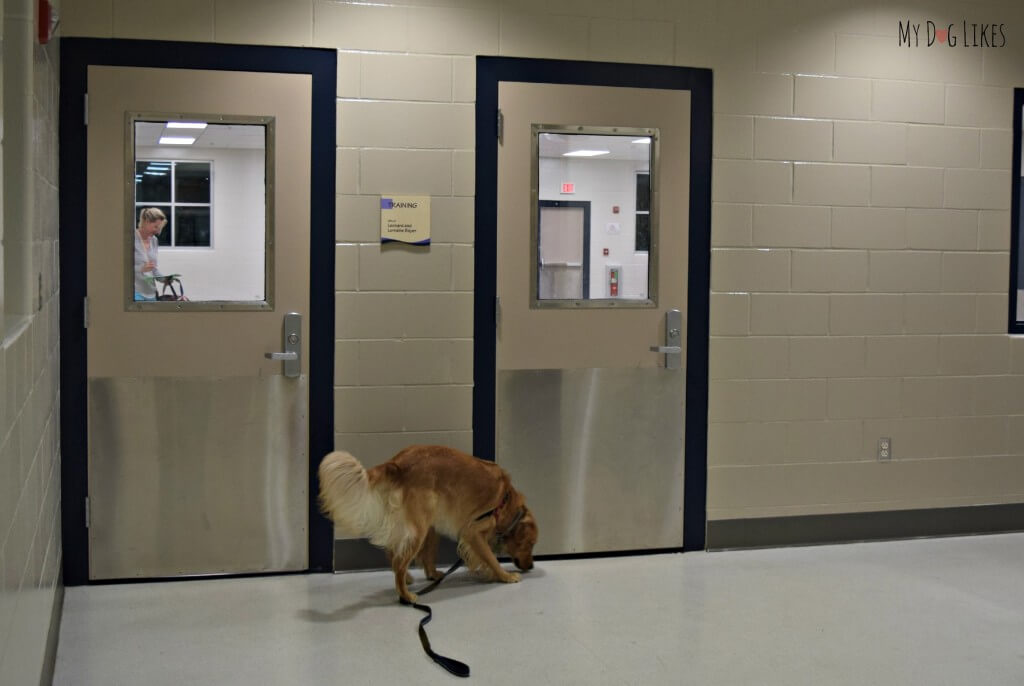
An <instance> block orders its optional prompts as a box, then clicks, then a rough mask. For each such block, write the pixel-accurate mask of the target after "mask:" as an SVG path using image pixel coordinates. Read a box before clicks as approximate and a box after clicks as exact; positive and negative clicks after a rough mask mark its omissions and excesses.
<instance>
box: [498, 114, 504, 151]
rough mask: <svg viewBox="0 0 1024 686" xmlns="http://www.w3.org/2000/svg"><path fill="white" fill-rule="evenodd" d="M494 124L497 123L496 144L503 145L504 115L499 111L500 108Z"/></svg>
mask: <svg viewBox="0 0 1024 686" xmlns="http://www.w3.org/2000/svg"><path fill="white" fill-rule="evenodd" d="M496 124H497V127H498V144H499V145H504V144H505V115H504V114H502V113H501V110H498V120H497V122H496Z"/></svg>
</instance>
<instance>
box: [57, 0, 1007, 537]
mask: <svg viewBox="0 0 1024 686" xmlns="http://www.w3.org/2000/svg"><path fill="white" fill-rule="evenodd" d="M965 19H966V20H967V21H968V22H977V23H996V24H1000V23H1001V24H1004V26H1005V34H1006V45H1005V47H1001V48H981V47H977V48H975V47H970V48H964V47H963V46H962V45H961V46H958V47H957V48H955V49H954V48H949V47H947V46H944V45H936V46H934V47H931V48H928V47H925V46H924V45H922V46H921V47H916V48H910V47H906V46H904V47H902V48H901V47H898V25H899V22H901V21H904V22H905V21H908V20H909V21H912V22H913V23H921V24H922V31H924V30H925V29H924V27H925V26H926V22H927V21H928V20H932V21H935V22H936V24H937V25H939V26H944V25H945V24H946V23H950V22H962V21H963V20H965ZM63 31H64V35H78V36H98V37H126V38H156V39H170V40H197V41H216V42H245V43H270V44H284V45H309V46H320V47H329V48H334V49H337V50H338V65H339V80H338V123H339V126H338V150H337V161H338V187H337V207H338V224H337V234H336V235H337V247H336V250H337V258H338V259H337V264H338V268H337V279H336V286H335V287H336V289H337V300H336V302H337V315H338V318H337V359H336V362H337V365H336V369H337V371H336V378H335V385H336V400H337V417H336V420H337V432H338V433H337V436H336V442H337V444H338V445H339V446H344V447H346V448H348V449H350V450H353V451H354V452H356V453H357V454H361V455H364V456H365V457H366V458H367V460H368V461H370V462H375V461H378V460H381V459H384V458H386V457H387V456H389V455H390V454H391V453H393V452H394V451H395V450H396V449H397V448H398V447H400V446H402V445H404V444H406V443H409V442H413V441H442V442H446V443H452V444H455V445H458V446H461V447H464V448H465V447H468V446H469V445H470V443H471V440H470V438H471V435H470V430H471V412H470V397H471V382H472V377H471V357H472V340H471V331H472V299H473V279H472V269H473V225H472V222H473V179H474V168H473V155H474V151H473V125H472V113H473V102H474V61H473V56H474V55H476V54H490V55H508V56H527V57H547V58H569V59H584V60H610V61H624V62H640V63H651V64H676V65H686V66H699V67H710V68H712V69H713V70H714V72H715V78H714V87H715V121H714V126H715V140H714V155H715V161H714V171H713V174H714V178H713V194H714V196H713V200H714V212H713V227H712V241H713V246H714V248H713V255H712V295H711V327H712V330H711V336H712V338H711V370H710V373H711V390H710V393H711V397H710V427H709V431H710V442H709V455H708V459H709V463H710V464H709V466H710V470H709V483H708V489H709V490H708V506H709V516H710V518H712V519H726V518H742V517H760V516H776V515H789V514H813V513H833V512H854V511H867V510H885V509H894V508H921V507H936V506H947V505H960V504H977V503H1005V502H1020V501H1022V500H1024V457H1022V455H1024V450H1022V448H1021V446H1022V444H1024V400H1021V398H1024V392H1022V391H1024V377H1022V376H1021V374H1022V373H1024V346H1022V343H1021V342H1020V341H1018V340H1017V339H1015V338H1012V337H1010V336H1008V335H1007V334H1006V315H1005V313H1006V310H1007V306H1008V303H1007V297H1008V296H1007V284H1008V273H1009V245H1010V217H1009V208H1010V171H1009V169H1010V159H1011V157H1010V147H1011V138H1012V136H1011V131H1010V126H1011V121H1012V119H1011V117H1012V112H1011V109H1012V86H1013V85H1014V84H1016V83H1018V82H1024V59H1022V57H1024V33H1018V31H1024V8H1022V7H1021V6H1020V4H1019V3H1014V2H948V3H942V4H941V5H937V4H934V3H923V2H905V3H900V2H877V3H876V2H866V1H861V2H857V1H847V0H842V1H840V0H785V1H783V0H774V1H769V2H753V1H749V2H748V1H746V0H725V1H721V2H688V1H680V2H672V1H653V0H652V1H637V2H628V3H627V2H605V3H594V2H568V3H548V2H540V1H536V0H525V1H517V2H511V1H507V2H505V1H501V0H408V1H407V2H403V3H387V2H384V3H378V4H373V5H367V4H356V3H349V2H333V1H325V0H316V1H311V0H289V1H284V0H280V1H277V2H273V1H270V0H263V1H259V2H253V1H251V0H215V1H214V2H208V1H207V0H148V1H147V2H141V1H134V0H133V1H129V0H115V1H114V2H111V1H110V0H81V1H80V2H76V3H75V4H74V6H72V7H67V8H64V10H63ZM380 193H408V194H429V195H430V196H431V198H432V207H433V218H432V223H433V227H434V233H435V242H434V244H433V245H432V246H431V247H430V249H429V250H426V251H424V250H412V249H406V248H401V247H394V248H391V249H382V248H381V246H380V245H379V244H378V243H377V240H376V237H377V221H378V218H377V210H376V202H377V196H378V194H380ZM409 360H415V361H414V362H410V361H409ZM881 436H888V437H891V438H892V446H893V458H894V459H893V460H892V461H891V462H890V463H885V464H880V463H879V462H878V461H877V460H876V445H877V440H878V438H879V437H881Z"/></svg>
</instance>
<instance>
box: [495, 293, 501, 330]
mask: <svg viewBox="0 0 1024 686" xmlns="http://www.w3.org/2000/svg"><path fill="white" fill-rule="evenodd" d="M499 326H501V296H498V295H496V296H494V328H495V329H497V328H498V327H499Z"/></svg>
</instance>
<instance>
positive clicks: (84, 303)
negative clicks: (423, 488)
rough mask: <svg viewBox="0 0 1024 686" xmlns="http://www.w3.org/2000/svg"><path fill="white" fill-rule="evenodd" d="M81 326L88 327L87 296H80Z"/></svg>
mask: <svg viewBox="0 0 1024 686" xmlns="http://www.w3.org/2000/svg"><path fill="white" fill-rule="evenodd" d="M82 328H83V329H88V328H89V296H86V297H84V298H82Z"/></svg>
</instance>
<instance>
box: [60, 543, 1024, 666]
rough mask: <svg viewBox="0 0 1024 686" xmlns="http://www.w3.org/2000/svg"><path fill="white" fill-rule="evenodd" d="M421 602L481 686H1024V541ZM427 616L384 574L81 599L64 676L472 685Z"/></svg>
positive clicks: (791, 553)
mask: <svg viewBox="0 0 1024 686" xmlns="http://www.w3.org/2000/svg"><path fill="white" fill-rule="evenodd" d="M419 574H420V573H419V570H417V571H416V575H417V587H418V586H420V585H421V582H420V581H419ZM424 600H425V601H427V602H429V604H430V605H431V606H432V607H433V609H434V621H433V622H432V623H431V624H430V625H428V627H427V630H428V633H429V635H430V640H431V642H432V643H433V645H434V648H435V650H437V651H439V652H440V653H442V654H446V655H450V656H451V657H455V658H458V659H461V660H462V661H464V662H466V663H468V664H469V665H470V667H471V669H472V675H471V676H470V679H469V680H468V683H474V682H475V683H478V684H487V685H488V686H491V685H503V684H508V685H510V686H512V685H514V686H536V685H540V684H559V685H561V684H597V685H604V684H699V685H702V686H710V685H714V684H728V685H730V686H733V685H743V684H757V685H759V686H762V685H763V686H768V685H772V684H779V685H785V686H794V685H798V684H808V685H813V686H837V685H841V684H851V685H854V684H855V685H857V686H863V685H865V684H893V685H897V684H898V685H900V686H905V685H918V684H920V685H927V686H937V685H942V684H950V685H954V684H955V685H956V686H981V685H983V684H1000V685H1020V684H1024V534H1009V535H1000V536H978V537H967V538H945V539H928V540H914V541H899V542H885V543H861V544H854V545H841V546H821V547H806V548H786V549H773V550H754V551H735V552H720V553H687V554H685V555H659V556H644V557H624V558H611V559H595V560H572V561H559V562H550V561H549V562H543V561H542V562H540V563H539V564H538V565H537V568H536V569H535V570H534V571H532V572H530V573H529V574H526V575H524V578H523V582H522V583H520V584H515V585H498V584H481V583H477V582H475V581H473V580H471V579H470V578H468V577H467V576H466V574H465V572H464V571H460V572H457V573H456V574H455V575H453V576H452V577H450V578H449V579H448V580H447V581H445V583H444V584H443V585H442V586H441V587H440V588H438V589H437V590H436V591H434V592H433V593H431V594H430V595H429V596H426V597H425V598H424ZM421 616H422V615H421V614H420V613H419V612H417V611H415V610H412V609H410V608H407V607H402V606H400V605H399V604H398V603H397V602H396V600H395V596H394V590H393V587H392V580H391V575H390V573H383V572H373V573H359V574H339V575H324V574H320V575H310V576H284V577H271V578H252V579H221V580H205V581H188V582H175V583H161V584H136V585H123V586H90V587H77V588H69V589H67V594H66V600H65V607H64V616H63V622H62V628H61V635H60V643H59V647H58V653H57V668H56V677H55V680H54V683H55V684H57V685H58V686H65V685H67V686H72V685H73V686H90V685H97V686H118V685H122V684H123V685H131V686H134V685H137V684H138V685H144V686H162V685H165V684H166V685H167V686H172V685H173V686H178V685H179V684H216V685H218V686H232V685H241V684H246V685H255V684H268V685H279V684H280V685H286V684H301V685H303V686H315V685H318V684H331V685H334V684H337V685H339V686H340V685H351V684H388V685H391V684H416V685H419V684H427V685H429V684H448V685H451V684H454V683H467V682H461V681H460V680H459V679H456V678H455V677H453V676H450V675H449V674H448V673H447V672H445V671H443V670H442V669H441V668H440V667H438V666H436V665H434V664H433V663H432V662H430V660H429V659H428V658H427V657H426V656H425V655H424V654H423V652H422V649H421V648H420V643H419V639H418V637H417V634H416V626H417V623H418V622H419V620H420V617H421Z"/></svg>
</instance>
